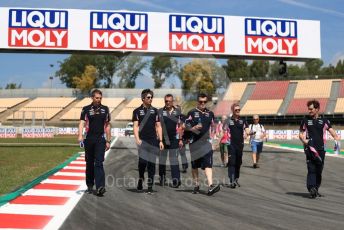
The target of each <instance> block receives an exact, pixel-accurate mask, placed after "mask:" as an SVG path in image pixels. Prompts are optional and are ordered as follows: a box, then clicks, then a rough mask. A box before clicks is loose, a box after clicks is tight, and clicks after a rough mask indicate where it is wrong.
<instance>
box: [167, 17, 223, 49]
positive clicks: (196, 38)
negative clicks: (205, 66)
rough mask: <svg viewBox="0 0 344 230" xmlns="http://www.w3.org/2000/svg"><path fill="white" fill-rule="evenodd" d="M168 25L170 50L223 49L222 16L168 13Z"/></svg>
mask: <svg viewBox="0 0 344 230" xmlns="http://www.w3.org/2000/svg"><path fill="white" fill-rule="evenodd" d="M169 27H170V28H169V45H170V50H171V51H188V52H215V53H223V52H224V51H225V41H224V40H225V39H224V18H223V17H212V16H191V15H190V16H189V15H170V17H169Z"/></svg>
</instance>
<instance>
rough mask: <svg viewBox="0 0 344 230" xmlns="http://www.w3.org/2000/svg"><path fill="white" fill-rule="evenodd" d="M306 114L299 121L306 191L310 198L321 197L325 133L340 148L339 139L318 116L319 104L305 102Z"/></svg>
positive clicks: (324, 119)
mask: <svg viewBox="0 0 344 230" xmlns="http://www.w3.org/2000/svg"><path fill="white" fill-rule="evenodd" d="M307 107H308V114H309V116H307V117H305V118H304V119H303V120H302V121H301V125H300V134H299V138H300V140H301V142H302V143H303V145H304V151H305V154H306V162H307V189H308V191H309V194H310V198H313V199H314V198H316V197H321V194H320V193H319V188H320V185H321V181H322V171H323V168H324V161H325V152H326V150H325V143H326V139H325V132H326V130H327V131H328V132H329V133H330V134H331V136H332V137H333V139H334V140H335V142H336V144H337V146H338V147H339V148H340V139H339V137H338V136H337V133H336V132H335V130H334V129H333V128H332V126H331V123H330V121H329V120H328V119H326V118H323V117H321V116H320V115H319V110H320V103H319V101H317V100H310V101H308V102H307Z"/></svg>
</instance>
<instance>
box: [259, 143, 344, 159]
mask: <svg viewBox="0 0 344 230" xmlns="http://www.w3.org/2000/svg"><path fill="white" fill-rule="evenodd" d="M264 146H266V147H271V148H276V149H286V150H291V151H294V152H301V153H303V152H304V151H303V149H297V148H289V147H284V146H279V145H270V144H264ZM328 156H329V157H337V158H344V156H343V155H337V154H333V153H329V152H326V157H328Z"/></svg>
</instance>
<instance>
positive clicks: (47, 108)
mask: <svg viewBox="0 0 344 230" xmlns="http://www.w3.org/2000/svg"><path fill="white" fill-rule="evenodd" d="M74 100H76V98H73V97H38V98H36V99H34V100H32V101H30V102H29V103H28V104H26V105H25V106H24V107H22V108H20V109H19V110H18V111H15V112H14V113H13V114H12V115H10V116H8V117H7V120H25V119H40V120H42V119H43V120H50V119H51V118H53V117H54V116H55V115H56V114H57V113H59V112H61V111H62V110H63V109H64V108H65V107H67V106H68V105H69V104H70V103H72V102H73V101H74Z"/></svg>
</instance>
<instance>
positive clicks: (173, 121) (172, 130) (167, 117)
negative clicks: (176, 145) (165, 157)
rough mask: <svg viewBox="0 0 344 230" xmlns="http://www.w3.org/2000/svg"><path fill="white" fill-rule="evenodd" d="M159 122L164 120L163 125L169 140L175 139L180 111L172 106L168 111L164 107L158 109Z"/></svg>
mask: <svg viewBox="0 0 344 230" xmlns="http://www.w3.org/2000/svg"><path fill="white" fill-rule="evenodd" d="M159 115H160V122H161V123H162V122H164V126H165V129H166V132H167V135H168V138H169V139H170V140H173V139H176V136H177V128H178V127H177V126H178V124H180V122H181V111H180V109H176V108H175V107H173V111H172V112H171V113H170V112H169V111H168V110H167V109H166V107H164V108H161V109H159Z"/></svg>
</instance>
